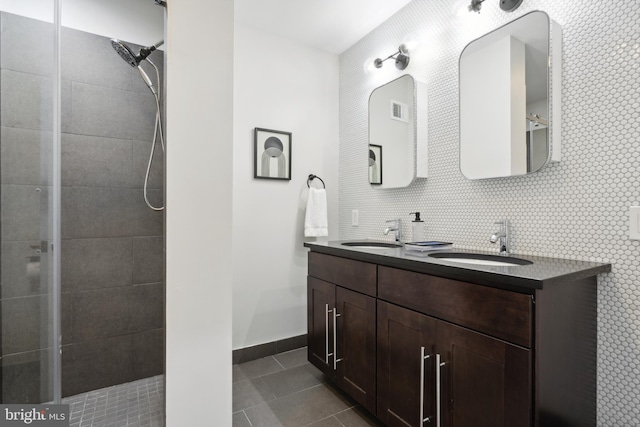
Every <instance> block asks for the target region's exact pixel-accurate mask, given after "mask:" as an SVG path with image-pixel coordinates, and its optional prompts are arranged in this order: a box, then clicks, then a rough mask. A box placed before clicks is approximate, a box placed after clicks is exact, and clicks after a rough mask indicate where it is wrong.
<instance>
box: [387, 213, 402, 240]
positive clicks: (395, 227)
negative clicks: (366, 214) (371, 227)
mask: <svg viewBox="0 0 640 427" xmlns="http://www.w3.org/2000/svg"><path fill="white" fill-rule="evenodd" d="M386 222H387V223H389V222H392V223H393V225H391V226H389V227H387V228H385V229H384V231H383V233H384V235H385V236H386V235H388V234H389V232H390V231H395V232H396V242H398V243H400V239H401V237H402V222H401V221H400V218H397V219H390V220H389V221H386Z"/></svg>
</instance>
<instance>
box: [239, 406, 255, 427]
mask: <svg viewBox="0 0 640 427" xmlns="http://www.w3.org/2000/svg"><path fill="white" fill-rule="evenodd" d="M242 413H243V414H244V417H245V418H246V419H247V421H249V425H250V426H251V427H253V423H252V422H251V419H250V418H249V416H248V415H247V413H246V412H245V411H244V409H243V410H242Z"/></svg>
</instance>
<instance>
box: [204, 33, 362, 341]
mask: <svg viewBox="0 0 640 427" xmlns="http://www.w3.org/2000/svg"><path fill="white" fill-rule="evenodd" d="M234 76H235V79H234V92H235V93H234V108H233V109H234V147H233V157H234V159H233V162H234V163H233V164H234V173H233V191H234V196H233V197H234V198H233V245H232V250H233V348H234V349H238V348H244V347H249V346H252V345H256V344H262V343H266V342H271V341H275V340H279V339H283V338H289V337H292V336H296V335H301V334H306V332H307V323H306V310H307V309H306V306H307V291H306V275H307V249H306V248H304V247H303V246H302V245H303V221H304V206H305V205H304V202H305V200H306V195H307V192H306V190H307V185H306V182H307V177H308V175H309V174H310V173H313V174H316V175H318V176H320V177H321V178H322V179H323V180H324V182H325V183H326V186H327V194H328V205H329V212H330V214H329V232H330V238H331V239H336V238H337V226H338V57H337V55H333V54H329V53H326V52H323V51H320V50H317V49H313V48H309V47H306V46H303V45H301V44H299V43H296V42H294V41H291V40H288V39H284V38H281V37H279V36H274V35H271V34H267V33H264V32H262V31H259V30H255V29H251V28H248V27H244V26H240V25H236V29H235V69H234ZM256 127H261V128H267V129H274V130H280V131H287V132H292V134H293V135H292V174H291V181H276V180H266V179H254V178H253V155H254V153H253V129H254V128H256ZM363 161H364V159H363ZM216 164H217V162H216ZM219 224H220V225H218V226H216V228H217V229H221V228H226V227H228V225H227V224H225V223H219Z"/></svg>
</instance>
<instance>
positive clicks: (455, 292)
mask: <svg viewBox="0 0 640 427" xmlns="http://www.w3.org/2000/svg"><path fill="white" fill-rule="evenodd" d="M340 253H342V252H340ZM346 256H349V255H345V257H343V256H337V255H333V254H327V253H321V252H314V251H311V252H310V253H309V276H308V304H309V305H308V352H309V361H310V362H311V363H313V364H314V365H315V366H317V367H318V368H320V369H321V370H322V371H323V372H325V374H327V375H328V376H329V377H330V378H332V379H335V381H336V384H337V385H338V386H339V387H340V388H341V389H342V390H344V391H345V392H347V393H348V394H349V395H351V396H352V397H354V398H355V399H356V400H357V401H358V402H359V403H360V404H361V405H362V406H364V407H365V408H366V409H367V410H368V411H370V412H371V413H373V414H375V415H376V416H377V417H378V418H379V419H380V420H381V421H382V422H383V423H384V424H385V425H388V426H403V427H406V426H420V427H425V426H439V427H467V426H469V427H482V426H487V427H500V426H502V427H518V426H523V427H524V426H530V427H543V426H554V425H566V426H595V423H596V413H595V408H596V397H595V384H596V342H597V341H596V313H597V310H596V303H597V293H596V284H597V281H596V277H595V274H597V273H595V274H594V273H592V272H589V273H584V274H583V273H581V274H576V275H575V276H574V277H571V278H568V277H567V275H564V276H562V277H561V279H558V280H557V281H555V282H553V283H551V284H548V285H547V287H546V288H545V289H544V290H543V289H542V288H541V287H537V288H536V287H532V288H530V289H527V288H526V287H524V286H519V284H520V283H522V284H524V283H525V281H524V279H522V282H519V281H518V280H520V279H518V280H516V281H513V280H512V279H511V278H507V279H504V280H505V281H504V283H507V284H506V285H504V284H502V283H501V282H500V280H501V279H500V278H499V277H497V279H496V280H497V281H496V286H491V285H490V284H485V285H478V284H474V283H470V282H467V281H461V280H454V279H452V278H445V277H442V276H437V275H432V274H427V273H425V272H418V271H411V270H410V268H407V269H404V268H400V267H403V266H402V265H401V266H397V265H394V266H390V265H385V264H384V263H385V262H386V260H385V259H384V258H383V257H375V258H373V259H375V263H374V262H365V261H362V260H358V259H352V258H347V257H346ZM357 257H358V254H355V256H354V258H357ZM363 258H364V257H363ZM392 261H393V260H392ZM539 263H540V264H541V265H542V264H543V261H539ZM408 267H411V268H416V269H418V268H422V267H421V265H418V266H417V267H416V266H415V265H413V264H411V265H409V264H408ZM431 268H432V267H430V266H428V267H425V269H431ZM606 268H608V267H607V266H606V265H605V266H604V267H602V266H600V265H597V266H595V268H594V270H592V271H598V270H595V269H600V270H599V271H606ZM440 271H441V270H438V272H440ZM460 271H461V270H460V269H455V270H453V269H452V272H451V275H452V276H454V277H456V279H457V278H459V277H465V278H466V277H469V280H470V281H471V280H473V279H474V277H475V278H477V277H480V279H478V280H484V279H483V278H482V277H481V276H478V275H474V272H473V270H469V273H468V275H467V274H466V273H465V272H463V274H462V275H461V274H460ZM442 274H443V276H445V275H446V274H448V271H447V270H442ZM492 277H493V276H492ZM508 280H511V282H512V283H515V284H509V283H508V282H507V281H508ZM554 280H555V279H554ZM502 287H506V289H504V288H502ZM512 288H513V289H512Z"/></svg>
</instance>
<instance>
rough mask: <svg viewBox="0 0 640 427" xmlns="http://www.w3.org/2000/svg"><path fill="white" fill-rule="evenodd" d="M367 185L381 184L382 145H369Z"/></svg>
mask: <svg viewBox="0 0 640 427" xmlns="http://www.w3.org/2000/svg"><path fill="white" fill-rule="evenodd" d="M369 183H370V184H371V185H380V184H382V145H375V144H369Z"/></svg>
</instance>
